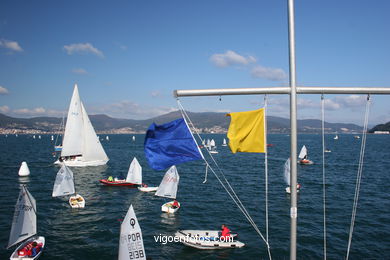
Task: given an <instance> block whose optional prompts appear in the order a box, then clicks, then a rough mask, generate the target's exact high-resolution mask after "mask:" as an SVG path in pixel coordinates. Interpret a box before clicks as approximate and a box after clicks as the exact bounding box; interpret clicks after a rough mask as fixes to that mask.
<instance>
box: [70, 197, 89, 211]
mask: <svg viewBox="0 0 390 260" xmlns="http://www.w3.org/2000/svg"><path fill="white" fill-rule="evenodd" d="M69 205H70V206H71V207H72V208H74V209H78V208H85V199H84V198H83V197H82V196H81V195H80V194H76V195H74V196H70V198H69Z"/></svg>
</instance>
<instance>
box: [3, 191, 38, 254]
mask: <svg viewBox="0 0 390 260" xmlns="http://www.w3.org/2000/svg"><path fill="white" fill-rule="evenodd" d="M36 210H37V206H36V202H35V199H34V197H33V196H32V195H31V194H30V192H29V191H28V190H27V188H26V187H25V186H21V190H20V193H19V197H18V201H17V202H16V205H15V213H14V217H13V219H12V228H11V233H10V236H9V241H8V248H9V247H11V246H13V245H15V244H17V243H19V242H21V241H23V240H26V239H27V238H29V237H31V236H33V235H35V234H36V233H37V215H36Z"/></svg>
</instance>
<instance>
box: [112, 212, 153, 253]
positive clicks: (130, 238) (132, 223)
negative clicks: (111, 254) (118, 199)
mask: <svg viewBox="0 0 390 260" xmlns="http://www.w3.org/2000/svg"><path fill="white" fill-rule="evenodd" d="M130 259H141V260H145V259H146V254H145V248H144V242H143V239H142V231H141V227H140V225H139V223H138V220H137V216H136V215H135V212H134V209H133V205H130V208H129V210H128V211H127V214H126V217H125V219H124V220H123V222H122V224H121V234H120V237H119V254H118V260H130Z"/></svg>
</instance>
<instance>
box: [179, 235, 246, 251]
mask: <svg viewBox="0 0 390 260" xmlns="http://www.w3.org/2000/svg"><path fill="white" fill-rule="evenodd" d="M175 237H177V238H178V240H179V241H180V242H182V243H183V244H184V245H186V246H190V247H194V248H197V249H224V248H240V247H243V246H245V244H244V243H242V242H240V241H238V240H236V239H235V237H236V235H232V236H231V237H229V238H227V239H221V238H220V236H219V232H218V231H216V230H179V231H177V232H176V233H175Z"/></svg>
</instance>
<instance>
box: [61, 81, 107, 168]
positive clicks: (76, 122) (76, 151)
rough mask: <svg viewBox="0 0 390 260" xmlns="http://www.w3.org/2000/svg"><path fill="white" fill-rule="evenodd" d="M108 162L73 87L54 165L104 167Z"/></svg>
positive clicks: (75, 88) (75, 87) (76, 90)
mask: <svg viewBox="0 0 390 260" xmlns="http://www.w3.org/2000/svg"><path fill="white" fill-rule="evenodd" d="M108 160H109V159H108V157H107V155H106V153H105V151H104V149H103V146H102V144H101V143H100V141H99V138H98V137H97V135H96V133H95V130H94V128H93V126H92V124H91V121H90V120H89V117H88V114H87V111H86V110H85V108H84V105H83V103H82V102H81V99H80V95H79V91H78V87H77V85H75V86H74V90H73V95H72V99H71V101H70V106H69V111H68V117H67V120H66V126H65V132H64V136H63V140H62V150H61V156H60V158H59V159H58V160H57V161H56V162H55V164H61V163H65V164H66V165H67V166H75V167H85V166H99V165H105V164H106V163H107V162H108Z"/></svg>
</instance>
